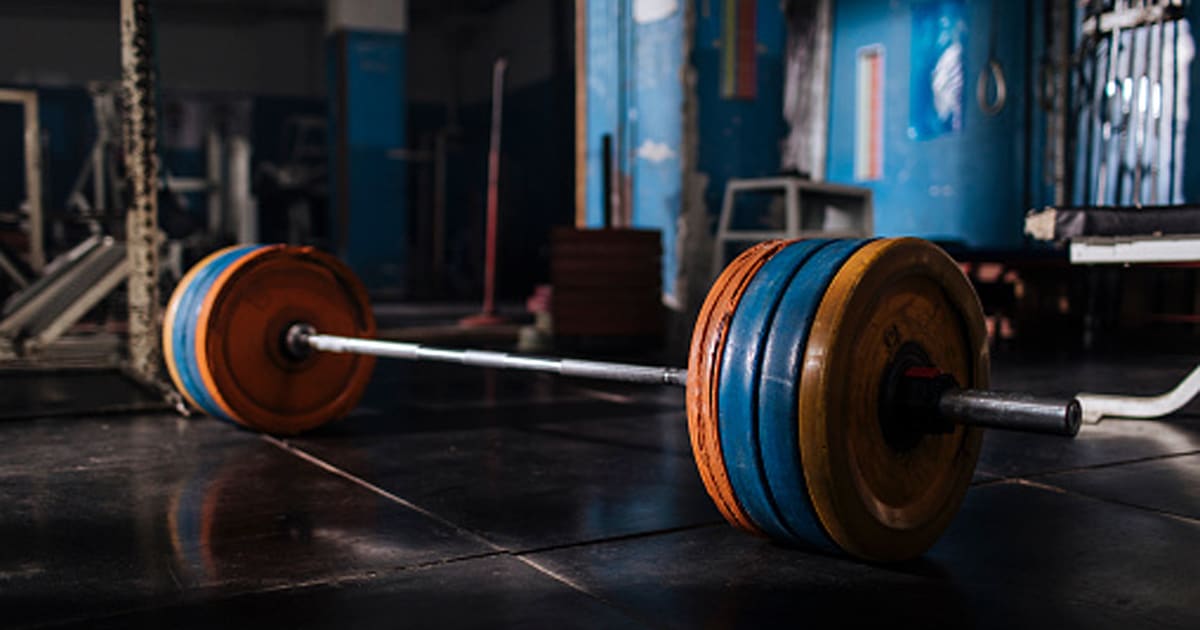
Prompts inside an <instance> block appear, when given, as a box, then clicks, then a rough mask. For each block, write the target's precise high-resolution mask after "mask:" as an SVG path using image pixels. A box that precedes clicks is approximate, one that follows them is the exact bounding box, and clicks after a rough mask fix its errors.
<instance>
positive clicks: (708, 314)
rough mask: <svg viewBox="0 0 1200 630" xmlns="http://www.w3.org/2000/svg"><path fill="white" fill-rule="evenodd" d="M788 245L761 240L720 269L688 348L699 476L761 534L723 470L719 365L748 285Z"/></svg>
mask: <svg viewBox="0 0 1200 630" xmlns="http://www.w3.org/2000/svg"><path fill="white" fill-rule="evenodd" d="M784 245H785V242H784V241H766V242H762V243H758V244H757V245H754V246H752V247H751V248H749V249H747V250H746V251H744V252H742V253H741V254H740V255H739V256H738V257H737V258H735V259H734V260H733V262H731V263H730V264H729V266H728V267H726V268H725V270H724V271H722V272H721V275H720V276H719V277H718V278H717V280H716V282H714V283H713V286H712V287H711V288H710V289H709V291H708V296H707V297H706V298H705V299H704V304H703V306H701V308H700V314H699V316H698V317H697V318H696V325H695V329H694V330H693V332H692V341H691V347H690V348H689V351H688V377H687V396H686V397H687V414H688V433H689V435H690V436H691V442H692V457H693V458H694V459H695V460H696V468H697V469H698V470H699V472H700V479H701V481H703V482H704V488H705V489H706V490H707V491H708V495H709V497H711V498H712V500H713V503H714V504H716V506H717V509H718V510H720V512H721V514H722V515H723V516H724V517H725V520H727V521H729V522H730V523H731V524H732V525H734V526H735V527H739V528H741V529H743V530H745V531H748V532H750V533H753V534H758V535H761V534H762V532H761V531H760V530H759V529H758V527H757V526H756V525H755V524H754V523H753V521H751V520H750V518H749V517H748V516H747V515H746V513H745V511H744V510H743V509H742V507H741V505H740V504H739V503H738V501H737V497H736V495H735V493H734V491H733V488H732V487H731V486H730V484H729V477H728V475H727V473H726V471H725V463H724V459H723V455H722V453H721V438H720V431H719V428H718V415H717V414H718V408H719V407H718V398H719V383H718V380H719V374H718V371H719V368H720V365H721V356H722V354H723V352H724V348H725V339H726V335H727V333H728V330H729V322H730V320H731V319H732V317H733V313H734V310H735V309H736V308H737V304H738V301H739V300H740V299H741V296H742V293H743V292H744V291H745V290H746V285H747V284H748V283H749V281H750V278H752V277H753V276H754V273H755V272H756V271H758V269H759V268H760V267H762V265H763V263H765V262H766V261H767V259H768V258H770V257H771V256H772V255H773V254H774V253H775V252H777V251H779V250H780V249H781V248H783V246H784Z"/></svg>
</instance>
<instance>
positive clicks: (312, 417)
mask: <svg viewBox="0 0 1200 630" xmlns="http://www.w3.org/2000/svg"><path fill="white" fill-rule="evenodd" d="M238 262H239V263H240V264H236V265H231V266H230V267H229V268H228V270H227V273H223V274H222V275H221V277H220V278H219V279H218V280H217V281H216V282H215V283H214V285H213V287H212V291H210V292H209V294H208V295H207V299H205V300H204V303H203V305H202V308H201V309H200V313H199V316H198V317H197V326H196V355H197V356H196V358H197V363H198V364H199V365H200V366H201V376H202V378H203V379H204V381H205V383H206V384H207V386H208V388H209V389H210V390H211V391H212V392H215V394H216V395H215V398H216V399H217V401H218V402H219V405H220V406H221V407H222V409H223V410H224V411H225V412H226V413H228V414H229V415H230V417H232V418H234V419H236V420H237V421H239V422H241V423H243V424H246V425H247V426H251V427H254V428H256V429H259V430H262V431H266V432H269V433H280V434H295V433H299V432H302V431H306V430H308V429H312V428H315V427H317V426H320V425H322V424H324V423H326V422H329V421H331V420H334V419H337V418H340V417H343V416H345V415H346V414H347V413H349V412H350V410H351V409H353V408H354V406H355V405H357V404H358V401H359V399H360V398H361V397H362V394H363V392H364V391H365V390H366V386H367V383H368V381H369V380H370V376H371V370H372V368H373V367H374V364H375V359H374V358H373V357H368V356H361V355H354V354H336V353H312V354H311V355H309V356H308V357H306V358H304V359H302V360H297V359H294V358H291V357H289V356H288V355H287V353H286V352H285V350H284V345H283V339H284V334H285V333H286V331H287V330H288V328H289V327H291V325H292V324H295V323H300V322H303V323H307V324H310V325H312V326H313V327H314V328H316V330H318V331H319V332H322V333H326V334H331V335H344V336H349V337H360V338H371V337H373V336H374V335H375V319H374V316H373V314H372V312H371V307H370V303H369V301H368V299H367V294H366V290H365V289H364V288H363V286H362V284H361V283H360V282H359V281H358V279H357V278H355V277H354V274H353V273H352V272H351V271H350V269H349V268H348V267H346V266H345V265H344V264H342V263H341V262H339V261H338V260H336V259H335V258H333V257H331V256H327V255H325V254H322V253H320V252H317V251H316V250H314V249H312V248H308V247H283V246H277V247H271V248H268V249H266V250H264V251H262V253H261V254H259V255H256V256H252V257H247V258H245V259H243V260H241V261H238Z"/></svg>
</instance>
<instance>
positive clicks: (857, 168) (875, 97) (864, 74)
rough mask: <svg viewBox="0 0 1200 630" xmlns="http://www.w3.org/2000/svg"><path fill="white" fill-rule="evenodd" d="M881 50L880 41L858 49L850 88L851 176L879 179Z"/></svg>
mask: <svg viewBox="0 0 1200 630" xmlns="http://www.w3.org/2000/svg"><path fill="white" fill-rule="evenodd" d="M883 62H884V50H883V46H882V45H880V44H875V45H873V46H863V47H862V48H859V49H858V64H857V68H856V71H855V75H856V76H855V81H856V83H857V85H856V86H855V90H854V101H855V102H854V179H855V180H857V181H873V180H877V179H882V178H883V87H884V74H883V73H884V63H883Z"/></svg>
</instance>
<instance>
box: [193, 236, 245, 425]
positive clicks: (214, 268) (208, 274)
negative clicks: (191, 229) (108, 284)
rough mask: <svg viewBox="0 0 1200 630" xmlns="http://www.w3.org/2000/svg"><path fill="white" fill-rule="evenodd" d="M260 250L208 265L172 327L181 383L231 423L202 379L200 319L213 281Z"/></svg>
mask: <svg viewBox="0 0 1200 630" xmlns="http://www.w3.org/2000/svg"><path fill="white" fill-rule="evenodd" d="M259 247H261V246H260V245H246V246H244V247H239V248H237V249H232V250H229V251H228V252H225V253H224V254H221V255H220V256H217V257H216V258H214V259H213V260H212V261H210V262H209V263H208V264H207V265H205V266H204V268H203V269H201V270H200V271H199V272H198V273H197V274H196V277H195V278H194V279H193V280H192V282H191V283H190V284H189V285H188V287H187V289H186V290H185V291H184V294H183V297H182V298H180V302H179V309H178V311H177V312H176V315H175V321H174V322H172V326H171V338H172V353H173V354H174V357H175V366H176V369H177V370H178V372H179V379H180V381H182V382H183V386H184V388H185V389H186V390H187V393H188V395H189V396H191V398H192V400H194V401H196V403H197V404H199V405H200V408H201V409H202V410H203V411H204V412H205V413H207V414H208V415H210V416H213V417H214V418H221V419H222V420H227V421H230V422H232V421H233V420H232V418H228V417H226V416H225V414H224V413H222V412H221V410H220V408H219V407H218V406H217V404H216V403H215V402H214V401H213V399H212V396H210V395H209V393H208V388H206V387H205V386H204V381H203V380H202V379H201V377H200V372H199V366H198V365H197V364H196V351H195V341H196V318H197V317H198V316H199V313H200V306H201V305H202V304H203V303H204V297H205V295H206V294H207V293H208V290H209V288H211V287H212V284H213V281H214V280H216V279H217V276H219V275H221V271H223V270H224V269H225V268H226V267H228V266H229V265H230V264H231V263H233V262H234V261H235V260H237V259H238V258H241V257H242V256H244V255H246V254H248V253H250V252H252V251H254V250H256V249H258V248H259Z"/></svg>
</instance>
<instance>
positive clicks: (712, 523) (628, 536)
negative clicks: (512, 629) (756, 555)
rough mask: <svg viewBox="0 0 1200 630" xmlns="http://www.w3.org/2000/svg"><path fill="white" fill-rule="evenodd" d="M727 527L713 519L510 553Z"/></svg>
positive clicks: (579, 546)
mask: <svg viewBox="0 0 1200 630" xmlns="http://www.w3.org/2000/svg"><path fill="white" fill-rule="evenodd" d="M724 525H725V521H724V520H721V519H713V520H712V521H708V522H704V523H693V524H690V525H680V526H678V527H666V528H662V529H652V530H649V531H642V532H633V533H629V534H619V535H616V536H605V537H603V538H590V539H588V540H579V541H574V542H566V543H560V544H557V545H547V546H545V547H533V548H530V549H514V550H512V551H511V552H510V553H511V554H512V555H513V556H515V557H521V556H532V555H537V554H544V553H552V552H555V551H563V550H567V549H578V548H581V547H593V546H599V545H608V544H612V543H620V542H626V541H631V540H639V539H642V538H653V537H655V536H669V535H671V534H677V533H682V532H690V531H696V530H701V529H709V528H714V527H721V526H724Z"/></svg>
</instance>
